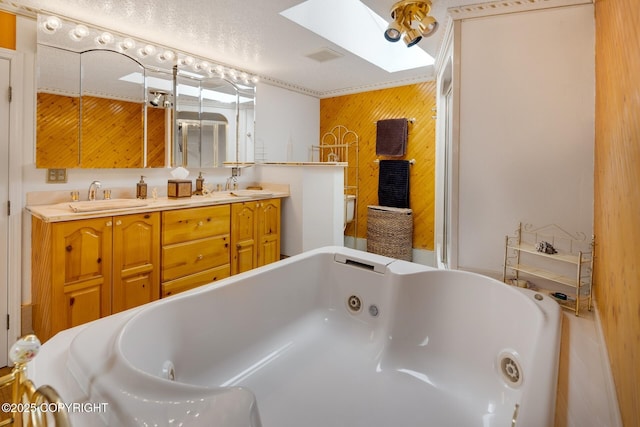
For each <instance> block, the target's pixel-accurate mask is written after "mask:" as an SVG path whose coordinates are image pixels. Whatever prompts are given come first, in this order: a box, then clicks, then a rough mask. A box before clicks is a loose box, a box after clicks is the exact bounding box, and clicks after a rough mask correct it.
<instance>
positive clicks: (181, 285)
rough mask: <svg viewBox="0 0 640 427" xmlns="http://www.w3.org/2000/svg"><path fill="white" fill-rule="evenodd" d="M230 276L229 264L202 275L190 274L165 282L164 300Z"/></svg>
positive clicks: (203, 272)
mask: <svg viewBox="0 0 640 427" xmlns="http://www.w3.org/2000/svg"><path fill="white" fill-rule="evenodd" d="M230 275H231V267H230V266H229V264H226V265H223V266H220V267H216V268H212V269H209V270H205V271H202V272H200V273H195V274H190V275H189V276H185V277H181V278H179V279H175V280H171V281H169V282H165V283H163V284H162V298H165V297H168V296H171V295H175V294H177V293H180V292H184V291H188V290H189V289H193V288H197V287H198V286H202V285H206V284H208V283H212V282H215V281H217V280H220V279H224V278H225V277H229V276H230Z"/></svg>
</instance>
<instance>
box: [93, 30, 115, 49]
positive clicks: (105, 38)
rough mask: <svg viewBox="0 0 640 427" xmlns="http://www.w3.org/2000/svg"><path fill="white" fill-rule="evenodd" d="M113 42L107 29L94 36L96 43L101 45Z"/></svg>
mask: <svg viewBox="0 0 640 427" xmlns="http://www.w3.org/2000/svg"><path fill="white" fill-rule="evenodd" d="M112 42H113V35H112V34H111V33H109V32H107V31H105V32H104V33H102V34H100V35H99V36H98V37H96V43H97V44H99V45H102V46H105V45H108V44H110V43H112Z"/></svg>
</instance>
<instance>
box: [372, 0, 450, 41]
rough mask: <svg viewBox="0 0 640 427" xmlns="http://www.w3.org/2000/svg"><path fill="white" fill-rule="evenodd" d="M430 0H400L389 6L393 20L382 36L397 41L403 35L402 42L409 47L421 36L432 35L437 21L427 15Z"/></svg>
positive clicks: (436, 27)
mask: <svg viewBox="0 0 640 427" xmlns="http://www.w3.org/2000/svg"><path fill="white" fill-rule="evenodd" d="M430 11H431V0H423V1H413V0H402V1H399V2H397V3H395V4H394V5H393V6H392V7H391V18H393V21H392V22H391V23H390V24H389V26H388V27H387V29H386V30H385V32H384V38H386V39H387V40H388V41H390V42H394V43H395V42H397V41H398V40H400V38H402V36H403V35H404V38H403V40H404V42H405V44H406V45H407V47H411V46H413V45H415V44H417V43H418V42H420V40H422V38H423V37H429V36H431V35H433V33H435V32H436V30H437V29H438V21H436V19H435V18H434V17H433V16H429V12H430Z"/></svg>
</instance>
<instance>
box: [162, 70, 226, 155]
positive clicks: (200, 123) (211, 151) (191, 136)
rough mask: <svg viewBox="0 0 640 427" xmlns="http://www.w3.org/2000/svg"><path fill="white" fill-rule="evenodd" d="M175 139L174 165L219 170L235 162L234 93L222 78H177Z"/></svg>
mask: <svg viewBox="0 0 640 427" xmlns="http://www.w3.org/2000/svg"><path fill="white" fill-rule="evenodd" d="M176 82H177V85H176V94H177V96H176V99H177V102H176V119H177V124H176V139H175V143H174V153H173V163H172V164H173V165H174V166H185V167H186V166H190V167H221V166H223V164H224V162H226V161H228V160H229V154H231V157H232V161H235V151H234V150H235V148H233V147H230V146H231V145H232V142H233V139H232V137H231V138H230V136H232V135H233V134H234V133H233V132H234V130H235V125H234V124H235V123H236V111H237V102H236V100H237V94H236V89H235V87H234V86H233V85H232V84H230V83H229V82H227V81H225V80H223V79H217V78H211V79H204V80H202V81H200V80H197V79H194V78H191V77H188V76H183V75H178V76H177V77H176Z"/></svg>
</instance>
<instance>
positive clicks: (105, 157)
mask: <svg viewBox="0 0 640 427" xmlns="http://www.w3.org/2000/svg"><path fill="white" fill-rule="evenodd" d="M143 118H144V106H143V105H141V104H140V103H135V102H125V101H117V100H113V99H107V98H97V97H91V96H83V97H82V137H81V141H82V150H81V158H80V164H81V165H82V167H83V168H114V167H121V168H122V167H125V168H141V167H143V156H142V153H143V147H144V120H143ZM87 141H91V144H87Z"/></svg>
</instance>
